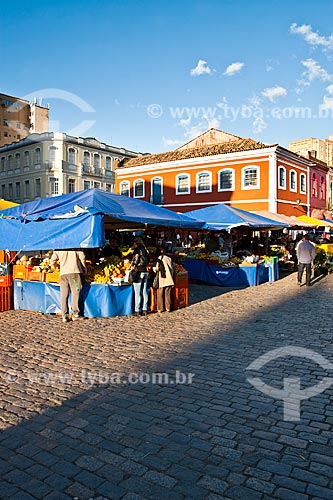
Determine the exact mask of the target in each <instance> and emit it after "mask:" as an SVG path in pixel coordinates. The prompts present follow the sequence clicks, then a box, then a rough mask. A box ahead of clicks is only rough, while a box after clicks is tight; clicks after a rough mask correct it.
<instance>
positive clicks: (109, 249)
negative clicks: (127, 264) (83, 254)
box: [100, 236, 121, 257]
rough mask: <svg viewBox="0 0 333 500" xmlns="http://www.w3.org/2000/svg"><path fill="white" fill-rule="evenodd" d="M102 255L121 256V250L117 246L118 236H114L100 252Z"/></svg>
mask: <svg viewBox="0 0 333 500" xmlns="http://www.w3.org/2000/svg"><path fill="white" fill-rule="evenodd" d="M100 257H121V253H120V250H119V248H118V246H117V238H116V237H115V236H112V237H111V238H110V240H109V243H107V244H106V245H105V247H104V248H103V250H102V251H101V253H100Z"/></svg>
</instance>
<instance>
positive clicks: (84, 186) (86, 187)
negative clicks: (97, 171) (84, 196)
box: [83, 181, 90, 189]
mask: <svg viewBox="0 0 333 500" xmlns="http://www.w3.org/2000/svg"><path fill="white" fill-rule="evenodd" d="M83 189H90V181H83Z"/></svg>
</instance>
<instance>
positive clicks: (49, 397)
mask: <svg viewBox="0 0 333 500" xmlns="http://www.w3.org/2000/svg"><path fill="white" fill-rule="evenodd" d="M332 293H333V276H328V277H325V278H324V279H322V280H320V281H318V282H317V283H316V284H315V285H314V286H313V287H311V288H306V287H301V288H299V287H297V284H296V275H295V274H294V275H291V276H289V277H287V278H284V279H283V280H280V281H278V282H274V283H272V284H263V285H260V286H259V287H253V288H246V289H238V290H226V289H223V288H219V287H207V286H200V285H192V286H191V288H190V303H191V304H192V305H190V307H188V308H186V309H180V310H178V311H174V312H172V313H169V314H168V313H163V314H161V315H158V314H152V315H149V316H148V317H146V318H144V317H140V318H134V317H117V318H107V319H103V318H99V319H92V320H86V321H81V322H76V323H72V324H64V325H63V324H62V323H61V320H60V319H59V317H53V316H43V315H39V314H36V313H31V312H23V311H22V312H21V311H8V312H6V313H2V314H1V316H0V329H1V331H0V357H1V360H0V361H1V363H0V384H1V386H0V390H1V403H0V405H1V409H0V428H1V429H2V430H1V436H0V470H1V474H0V477H1V480H0V498H1V499H2V500H9V499H10V500H31V499H43V500H73V499H74V498H77V499H79V500H88V499H94V500H97V499H98V500H102V499H103V498H104V499H108V500H109V499H125V500H140V499H151V500H157V499H158V500H164V499H170V500H185V499H186V500H190V499H191V500H195V499H198V500H199V499H200V500H201V499H207V500H217V499H234V500H240V499H246V500H252V499H254V500H256V499H258V500H265V499H269V498H277V499H286V500H289V499H292V500H296V499H297V500H307V499H309V500H310V499H333V447H332V444H333V442H332V441H333V438H332V425H333V408H332V405H331V404H330V403H331V400H332V387H328V388H326V390H324V391H323V392H321V393H319V394H318V395H316V396H313V397H311V398H310V399H305V400H304V401H301V402H300V419H299V420H296V421H290V420H289V421H288V420H286V418H285V417H286V416H287V417H288V413H287V414H285V413H284V405H283V402H282V400H281V399H278V398H277V399H274V398H273V397H270V396H268V395H266V394H263V393H262V392H261V391H260V390H258V389H256V388H255V387H253V385H251V384H250V382H249V381H248V380H247V377H249V375H250V374H249V372H248V371H246V368H247V367H248V366H249V365H250V364H251V363H252V362H254V361H255V360H256V359H257V358H258V357H259V356H261V355H262V354H264V353H267V352H269V351H271V350H274V349H277V348H282V347H285V346H292V347H293V348H295V347H296V353H298V355H299V354H300V353H301V348H306V349H308V350H311V351H312V352H314V353H317V354H320V355H321V356H323V357H324V358H326V359H327V360H329V361H332V362H333V338H332V337H333V334H332V313H331V308H332V306H331V303H332ZM207 297H210V298H207ZM205 298H206V299H205ZM298 355H297V356H296V355H294V356H284V357H280V358H278V359H275V360H271V361H269V362H267V364H266V365H265V366H264V367H262V369H260V371H258V372H253V373H255V375H256V376H258V377H261V379H262V381H263V382H265V383H266V384H268V385H270V386H272V387H275V388H279V389H281V390H282V389H283V387H284V383H285V380H286V379H287V378H291V377H293V378H294V379H296V378H299V379H300V380H301V389H302V390H303V389H304V388H306V387H308V386H314V385H316V384H318V382H320V381H321V380H323V379H325V377H326V378H327V377H332V376H333V375H332V371H328V370H327V369H324V368H322V367H321V366H320V365H319V364H318V363H317V362H315V361H313V360H311V359H307V358H304V357H299V356H298ZM161 373H163V374H165V375H164V379H163V380H161V379H159V378H158V374H161ZM253 373H251V374H252V375H253ZM167 376H168V379H167ZM154 377H155V379H154ZM156 381H157V382H159V383H153V382H156Z"/></svg>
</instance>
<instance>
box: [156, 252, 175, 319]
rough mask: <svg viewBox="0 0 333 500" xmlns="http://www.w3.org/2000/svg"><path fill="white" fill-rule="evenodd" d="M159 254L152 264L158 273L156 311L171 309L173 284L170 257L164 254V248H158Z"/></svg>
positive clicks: (168, 310)
mask: <svg viewBox="0 0 333 500" xmlns="http://www.w3.org/2000/svg"><path fill="white" fill-rule="evenodd" d="M159 252H160V256H159V257H158V259H157V261H156V264H155V266H154V268H153V269H154V271H155V272H156V273H158V282H159V287H158V289H157V311H158V312H159V313H161V312H163V311H167V312H170V311H171V291H172V287H173V286H174V280H173V276H174V265H173V262H172V260H171V258H170V257H168V256H167V255H165V254H164V249H163V248H160V249H159Z"/></svg>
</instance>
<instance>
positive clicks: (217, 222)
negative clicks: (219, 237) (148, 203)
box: [186, 203, 286, 231]
mask: <svg viewBox="0 0 333 500" xmlns="http://www.w3.org/2000/svg"><path fill="white" fill-rule="evenodd" d="M186 215H187V216H188V217H193V218H196V219H198V220H204V221H206V224H205V226H204V228H205V229H210V230H212V231H219V230H222V229H226V230H230V229H231V228H233V227H238V226H247V227H252V228H267V229H269V228H272V229H273V228H284V227H286V224H285V223H282V222H277V221H275V220H272V219H267V218H266V217H262V216H260V215H256V214H254V213H252V212H247V211H246V210H241V209H239V208H234V207H230V206H229V205H225V204H223V203H220V204H219V205H212V206H210V207H207V208H200V209H198V210H192V211H191V212H186Z"/></svg>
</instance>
